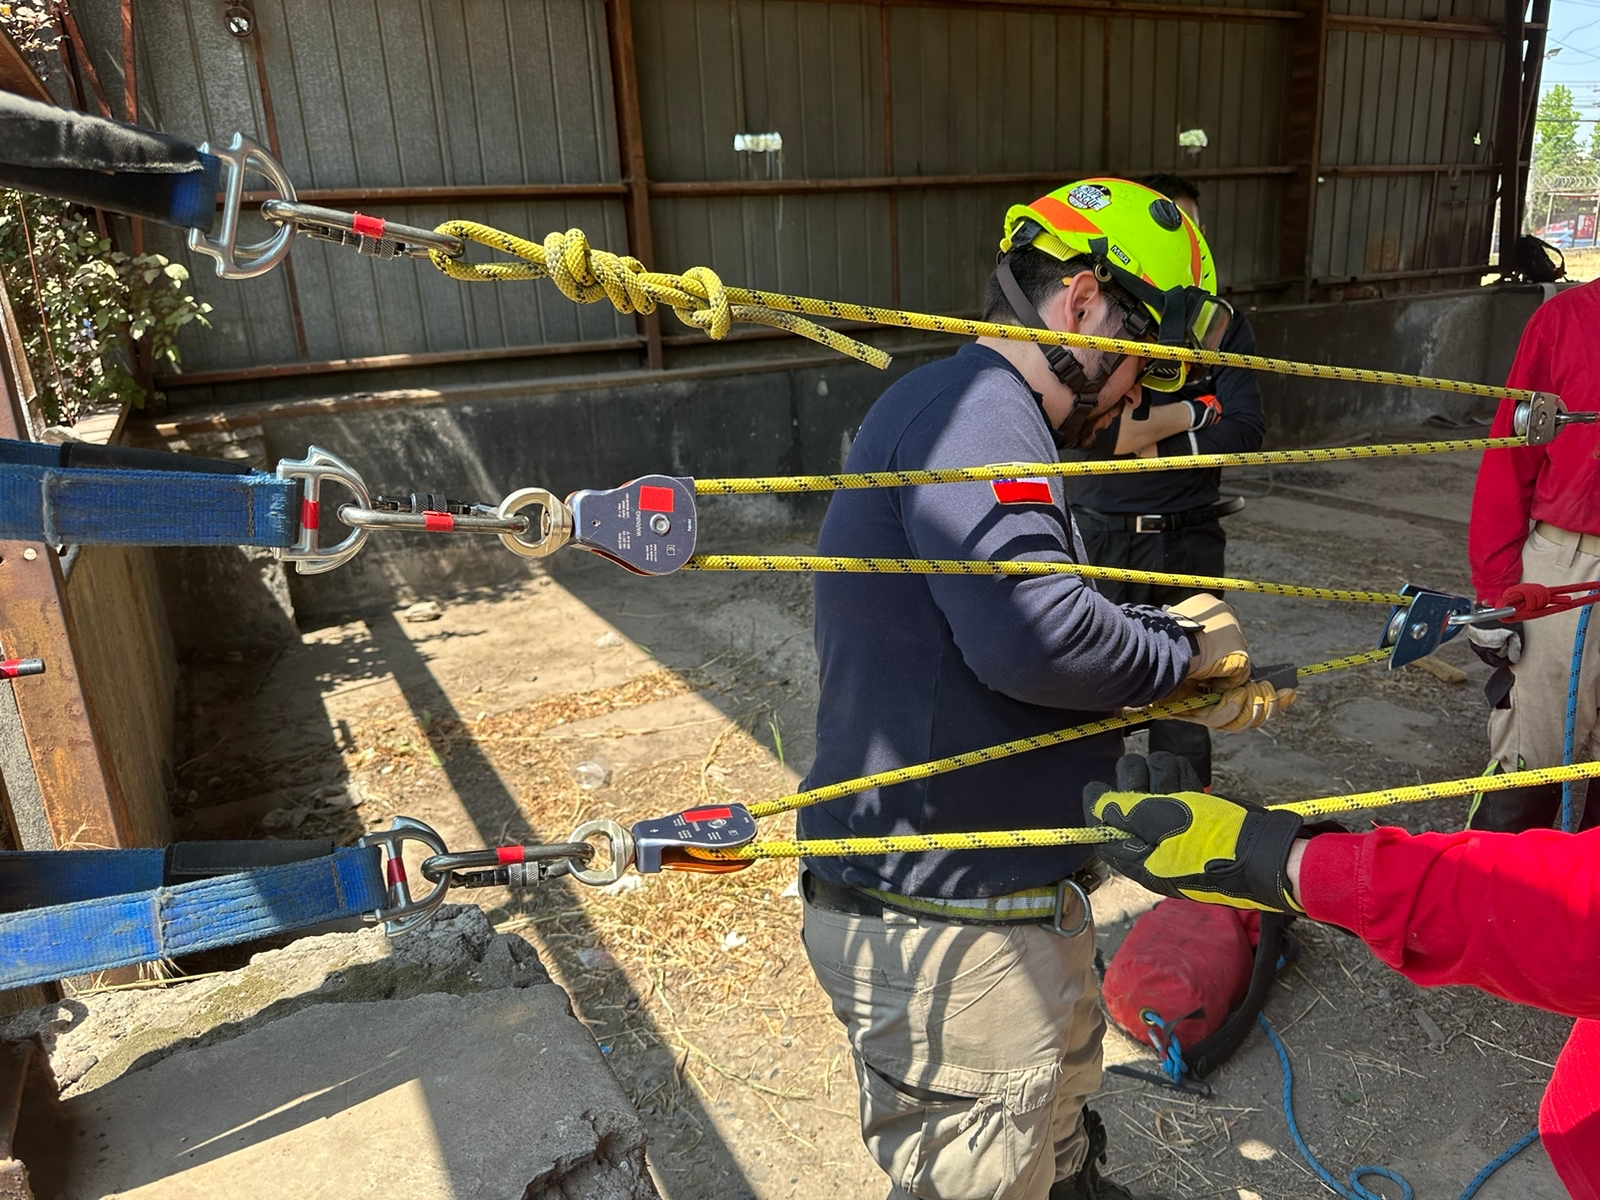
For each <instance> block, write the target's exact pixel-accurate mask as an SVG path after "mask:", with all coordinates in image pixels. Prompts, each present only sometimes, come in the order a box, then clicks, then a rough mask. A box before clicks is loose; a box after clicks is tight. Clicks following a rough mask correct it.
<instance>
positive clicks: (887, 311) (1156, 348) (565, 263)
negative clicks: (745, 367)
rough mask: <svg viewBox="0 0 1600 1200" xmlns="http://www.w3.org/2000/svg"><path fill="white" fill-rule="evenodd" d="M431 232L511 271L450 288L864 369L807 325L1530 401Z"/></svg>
mask: <svg viewBox="0 0 1600 1200" xmlns="http://www.w3.org/2000/svg"><path fill="white" fill-rule="evenodd" d="M436 232H438V233H442V234H447V235H450V236H453V237H459V238H464V239H466V240H468V241H473V242H477V243H478V244H479V245H483V246H488V247H489V248H490V249H493V250H498V251H500V252H501V253H503V254H510V255H513V256H514V257H516V258H517V259H519V260H521V261H519V262H489V263H468V262H463V261H460V260H457V259H452V258H449V257H447V256H446V255H444V254H443V253H441V252H440V251H437V250H435V251H433V252H432V254H431V258H432V259H433V265H434V266H436V267H438V268H439V270H441V271H443V272H444V273H445V274H446V275H448V276H450V278H452V279H459V280H463V281H468V282H496V283H497V282H507V281H511V280H520V279H546V278H548V279H549V280H550V281H551V282H553V283H554V284H555V285H556V287H558V288H559V289H561V293H562V295H564V296H566V297H567V298H568V299H570V300H574V301H576V302H578V303H580V304H594V303H597V302H598V301H600V300H609V301H610V302H611V303H612V305H613V306H614V307H615V308H616V309H617V311H618V312H622V313H635V312H637V313H651V312H654V311H655V310H656V308H657V307H658V306H659V305H663V304H664V305H666V306H667V307H669V308H671V309H672V310H673V311H674V312H676V313H677V314H678V316H679V318H680V319H681V320H682V321H683V322H684V323H685V324H686V325H689V326H691V327H693V328H695V329H699V330H701V331H702V332H704V333H705V334H707V335H708V336H709V337H712V338H723V337H726V336H727V334H728V330H729V329H730V328H731V326H732V324H733V322H734V321H746V322H750V323H754V324H759V325H767V326H770V327H772V328H775V329H784V330H787V331H788V332H790V333H796V334H799V335H800V336H802V337H807V338H810V339H811V340H812V341H814V342H818V343H820V344H821V345H824V346H827V347H828V348H829V349H832V350H837V351H838V352H840V353H841V354H847V355H849V356H850V357H851V358H855V359H859V360H860V361H861V362H864V363H867V364H869V365H871V366H874V367H878V368H880V369H881V368H884V367H887V366H888V365H889V355H888V354H887V353H886V352H885V351H883V350H880V349H878V348H877V347H876V346H869V345H867V344H866V343H865V342H861V341H858V340H856V339H855V338H851V337H847V336H845V335H844V334H842V333H839V332H837V331H835V330H831V329H827V328H825V327H823V326H821V325H818V324H817V323H816V322H815V321H812V320H807V319H806V318H809V317H819V318H825V319H833V320H839V321H857V322H862V323H865V324H870V325H882V326H886V327H889V328H895V329H920V330H924V331H926V332H930V333H948V334H955V335H957V336H960V337H993V338H1005V339H1007V340H1010V341H1022V342H1036V343H1038V344H1040V345H1046V346H1074V347H1078V348H1082V349H1090V350H1099V351H1102V352H1105V353H1110V354H1127V355H1135V356H1137V357H1140V358H1145V359H1159V360H1164V361H1170V362H1183V363H1200V364H1205V365H1208V366H1218V367H1242V368H1245V369H1247V370H1255V371H1269V372H1272V373H1274V374H1278V375H1298V376H1300V377H1302V378H1306V379H1336V380H1341V381H1343V382H1347V383H1376V384H1385V385H1388V386H1390V387H1410V388H1420V389H1422V390H1425V391H1434V392H1452V393H1455V394H1456V395H1461V396H1483V397H1487V398H1489V399H1496V400H1498V399H1501V398H1510V399H1513V400H1531V399H1533V395H1534V394H1533V393H1532V392H1530V391H1524V390H1522V389H1518V388H1503V387H1491V386H1490V385H1488V384H1482V383H1468V382H1466V381H1464V380H1459V379H1437V378H1433V377H1430V376H1426V375H1408V374H1405V373H1403V372H1399V371H1374V370H1368V369H1366V368H1363V367H1335V366H1326V365H1323V364H1320V363H1305V362H1294V361H1292V360H1289V359H1282V358H1266V357H1262V356H1260V355H1255V354H1231V353H1228V352H1226V351H1222V350H1191V349H1189V348H1187V347H1183V346H1161V345H1157V344H1155V343H1152V342H1137V341H1129V340H1126V339H1124V338H1108V337H1095V336H1092V335H1090V334H1084V333H1065V332H1061V331H1057V330H1050V329H1026V328H1023V327H1022V326H1020V325H997V324H995V323H994V322H992V321H968V320H962V319H959V318H956V317H941V316H937V315H934V314H932V313H918V312H906V311H904V310H901V309H894V308H878V307H876V306H874V305H870V304H850V303H847V302H845V301H839V300H816V299H813V298H811V297H809V296H792V295H788V294H786V293H783V292H766V291H759V290H757V289H753V288H739V287H728V286H727V285H726V284H724V283H723V282H722V280H721V278H720V277H719V276H718V275H717V274H716V272H714V271H712V270H711V269H710V268H709V267H691V268H690V269H689V270H687V271H685V272H684V273H683V274H681V275H672V274H668V273H665V272H656V271H649V270H647V269H646V268H645V265H644V264H643V263H641V262H640V261H639V260H638V259H636V258H632V257H629V256H627V255H617V254H612V253H609V252H608V251H605V250H595V249H593V248H591V247H590V245H589V239H588V237H587V236H586V235H585V234H584V232H583V231H582V230H581V229H571V230H568V231H567V232H566V233H550V234H548V235H547V236H546V237H545V239H544V244H543V245H540V244H539V243H537V242H531V241H529V240H527V239H526V238H519V237H517V236H515V235H514V234H509V233H506V232H505V231H504V230H500V229H495V228H493V227H492V226H489V225H481V224H479V223H478V222H476V221H446V222H445V223H444V224H442V225H440V226H439V227H438V228H437V230H436Z"/></svg>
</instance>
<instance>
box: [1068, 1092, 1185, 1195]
mask: <svg viewBox="0 0 1600 1200" xmlns="http://www.w3.org/2000/svg"><path fill="white" fill-rule="evenodd" d="M1083 1131H1084V1133H1086V1134H1088V1135H1089V1152H1088V1153H1087V1154H1086V1155H1084V1159H1083V1166H1081V1167H1079V1168H1078V1173H1077V1174H1076V1175H1074V1176H1073V1177H1072V1178H1071V1179H1058V1180H1056V1183H1055V1186H1054V1187H1052V1188H1051V1189H1050V1200H1165V1197H1162V1196H1158V1195H1156V1194H1155V1193H1154V1192H1130V1191H1129V1190H1128V1189H1127V1188H1125V1187H1123V1186H1122V1185H1121V1184H1120V1183H1113V1182H1112V1181H1111V1180H1109V1179H1106V1178H1105V1177H1104V1176H1102V1175H1101V1174H1100V1168H1101V1167H1103V1166H1104V1165H1105V1161H1106V1127H1105V1123H1104V1122H1103V1121H1101V1120H1100V1114H1099V1113H1097V1112H1095V1111H1094V1110H1093V1109H1091V1108H1090V1107H1089V1106H1088V1105H1084V1109H1083Z"/></svg>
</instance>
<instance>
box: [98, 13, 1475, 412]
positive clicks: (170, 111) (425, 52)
mask: <svg viewBox="0 0 1600 1200" xmlns="http://www.w3.org/2000/svg"><path fill="white" fill-rule="evenodd" d="M1238 3H1239V0H1234V4H1235V6H1236V7H1234V8H1232V9H1230V10H1229V12H1230V14H1233V15H1231V16H1226V17H1224V18H1223V19H1211V20H1203V19H1194V20H1190V19H1173V18H1160V19H1158V18H1154V17H1150V18H1145V17H1140V16H1126V15H1118V16H1109V15H1102V14H1098V13H1093V12H1086V11H1068V10H1046V9H1040V10H1036V11H1016V10H1014V9H1013V10H1004V9H1000V8H995V9H992V10H989V9H985V8H983V7H982V6H981V5H980V6H977V7H971V6H969V7H916V6H914V5H913V4H909V3H897V4H895V5H894V6H891V7H883V6H880V5H877V4H865V3H851V2H832V3H819V2H815V0H807V2H801V0H634V3H633V12H634V19H633V31H634V38H635V46H636V55H635V57H636V61H637V70H638V77H639V91H640V119H641V123H642V133H643V143H644V149H645V160H646V167H647V173H648V175H649V178H650V183H651V185H652V186H651V191H650V200H649V206H650V221H651V226H652V229H653V236H654V245H655V265H657V266H659V267H662V268H664V269H668V270H681V269H683V268H686V267H689V266H692V265H696V264H705V265H709V266H711V267H712V268H714V269H715V270H716V271H718V272H719V273H720V274H721V275H722V276H723V277H724V278H725V279H726V280H728V281H730V282H739V283H748V284H751V285H755V286H759V287H766V288H773V289H779V290H785V291H796V292H803V293H807V294H811V295H818V296H831V297H841V298H849V299H855V300H864V301H869V302H872V303H880V304H886V303H892V302H895V301H896V300H898V302H899V303H900V304H901V305H903V306H905V307H912V308H918V309H924V310H932V311H946V312H970V311H972V310H973V309H974V308H975V307H976V305H977V303H978V300H979V296H980V293H981V289H982V286H983V281H984V279H985V277H986V275H987V272H988V270H989V267H990V265H991V264H992V261H993V254H994V249H995V243H996V241H997V240H998V235H999V227H1000V222H1001V219H1002V217H1003V214H1004V212H1005V209H1006V208H1007V206H1008V205H1010V204H1012V203H1015V202H1016V201H1018V200H1019V199H1028V198H1031V197H1032V196H1034V195H1037V194H1039V193H1040V192H1042V191H1043V190H1045V189H1046V188H1047V187H1048V186H1050V181H1052V180H1054V181H1057V182H1062V181H1065V180H1067V179H1069V178H1071V177H1073V176H1077V175H1081V174H1089V173H1096V172H1102V171H1107V172H1116V173H1120V174H1137V173H1143V172H1145V171H1150V170H1172V171H1176V172H1178V173H1188V174H1193V175H1195V176H1197V177H1198V178H1199V179H1200V180H1201V182H1202V186H1203V189H1204V193H1205V195H1204V200H1203V204H1204V209H1205V219H1206V224H1207V226H1208V234H1209V237H1210V240H1211V242H1212V246H1213V249H1214V250H1215V252H1216V255H1217V260H1218V265H1219V275H1220V278H1221V280H1222V283H1223V285H1224V288H1225V289H1228V290H1233V291H1235V292H1242V293H1244V294H1245V295H1246V296H1248V298H1249V299H1250V300H1251V302H1253V303H1255V302H1261V303H1267V302H1272V301H1273V300H1277V299H1284V298H1288V299H1298V298H1300V296H1301V295H1303V294H1304V290H1303V287H1297V288H1295V289H1287V290H1286V285H1287V284H1288V283H1289V282H1290V277H1292V276H1298V275H1299V274H1300V272H1299V271H1298V270H1294V269H1288V268H1286V267H1285V265H1284V264H1283V263H1282V262H1281V261H1280V260H1281V258H1282V243H1281V239H1280V224H1281V220H1280V217H1281V213H1282V211H1283V203H1284V188H1285V182H1286V180H1287V179H1288V178H1289V177H1290V175H1291V173H1292V172H1293V171H1294V170H1295V169H1296V168H1295V167H1294V166H1293V164H1290V163H1289V162H1287V161H1286V155H1287V151H1286V144H1285V143H1286V110H1287V108H1288V105H1289V103H1290V100H1289V91H1290V59H1291V49H1292V39H1293V38H1294V36H1295V30H1296V28H1297V27H1299V26H1300V24H1301V22H1300V21H1299V20H1296V19H1294V18H1292V17H1290V16H1289V14H1288V12H1287V11H1286V10H1284V8H1283V7H1282V0H1280V4H1279V5H1278V6H1276V7H1275V6H1273V5H1272V4H1269V3H1264V2H1263V0H1244V3H1245V4H1247V5H1248V6H1249V7H1251V8H1254V9H1257V10H1258V11H1260V12H1261V14H1262V15H1261V16H1260V17H1259V18H1257V17H1254V16H1252V17H1251V18H1249V19H1240V18H1239V15H1238V14H1239V9H1238V7H1237V5H1238ZM1452 3H1453V5H1454V6H1453V7H1451V5H1452ZM75 4H76V7H77V9H78V10H79V12H80V16H81V19H82V20H83V23H84V24H85V26H86V27H87V29H88V31H89V33H90V40H91V42H92V43H93V44H94V46H95V47H96V57H97V61H98V62H99V64H100V71H101V75H102V77H103V78H105V79H107V80H110V81H115V80H118V79H120V65H119V64H120V50H121V33H120V25H119V23H118V12H117V9H118V5H117V0H75ZM1363 6H1364V7H1363ZM224 7H225V6H224V5H222V4H221V3H219V2H218V0H165V2H164V3H161V4H141V5H137V6H136V7H135V13H136V17H137V29H136V33H137V39H138V46H139V58H138V64H139V70H140V80H139V83H140V94H141V106H142V109H143V112H142V117H143V119H144V120H145V121H146V123H150V124H154V125H156V126H158V127H160V128H163V129H167V130H170V131H172V132H174V133H177V134H181V135H184V136H187V137H191V138H201V137H205V138H212V139H226V138H227V137H228V136H229V135H231V134H232V132H233V131H234V130H235V129H239V130H243V131H245V132H246V133H247V134H249V135H250V136H252V137H254V138H256V139H257V140H258V141H261V142H262V143H263V144H266V143H267V142H268V141H269V136H270V133H271V131H270V130H269V128H268V122H267V119H266V114H265V110H264V106H263V100H262V89H261V87H260V84H259V82H258V67H257V63H256V59H255V55H256V52H257V42H259V52H260V54H261V56H262V62H263V64H264V69H265V75H266V80H267V84H268V90H269V91H270V95H271V109H272V112H273V114H274V115H275V118H276V120H275V125H276V135H277V139H278V144H279V146H280V149H281V152H282V156H283V159H284V162H285V164H286V166H287V168H288V170H289V173H290V175H291V176H292V177H293V178H294V179H295V180H296V181H297V183H298V184H299V185H300V186H301V187H302V188H307V189H310V188H352V189H360V188H374V187H391V188H392V187H405V188H411V189H417V188H450V187H461V186H472V185H522V184H548V183H562V184H594V183H612V184H616V183H617V181H619V180H620V178H621V173H620V168H619V148H618V135H617V132H616V129H617V123H616V114H615V112H614V111H613V100H612V97H613V88H612V82H613V81H612V72H611V64H610V62H609V52H608V41H607V28H606V9H605V4H604V0H387V2H384V3H379V2H378V0H259V2H258V3H257V4H256V5H255V11H256V18H257V22H258V26H259V30H258V33H257V35H256V39H254V40H240V39H236V38H233V37H231V36H229V34H228V33H227V31H226V28H225V24H224V20H223V16H222V13H223V9H224ZM1194 7H1195V8H1196V10H1197V14H1198V12H1200V11H1201V10H1203V9H1204V8H1205V7H1209V5H1195V6H1194ZM1328 11H1329V12H1330V13H1332V14H1334V15H1335V16H1338V15H1344V16H1366V17H1384V18H1401V19H1405V20H1411V21H1421V20H1432V19H1437V18H1441V17H1443V18H1446V19H1449V20H1457V21H1459V20H1463V19H1469V20H1470V19H1477V20H1487V19H1490V18H1494V17H1498V16H1499V15H1500V0H1442V4H1441V0H1329V8H1328ZM885 35H887V42H888V45H887V50H886V48H885V44H884V40H885ZM1501 54H1502V50H1501V44H1500V42H1498V41H1496V40H1494V39H1493V38H1492V37H1470V36H1469V37H1454V38H1452V37H1443V36H1429V35H1423V34H1421V33H1418V32H1404V33H1392V32H1372V31H1361V30H1357V29H1354V28H1350V27H1349V22H1346V23H1345V27H1340V25H1339V22H1338V21H1337V20H1330V25H1329V28H1328V31H1327V33H1326V55H1327V56H1326V69H1325V73H1324V76H1323V101H1322V103H1323V120H1322V126H1321V130H1320V139H1319V142H1320V147H1321V150H1320V159H1319V161H1320V162H1321V163H1322V164H1323V165H1324V169H1323V171H1322V173H1321V175H1320V177H1319V181H1318V183H1317V187H1316V190H1317V196H1316V212H1315V220H1314V223H1313V226H1312V228H1311V230H1310V236H1311V251H1310V261H1311V268H1312V269H1311V274H1312V276H1313V277H1314V279H1315V281H1316V282H1317V283H1321V284H1341V283H1344V282H1348V281H1349V280H1351V279H1352V278H1357V279H1366V278H1369V277H1371V276H1375V275H1376V276H1380V277H1382V276H1389V277H1393V276H1395V275H1401V276H1405V275H1406V274H1407V273H1413V272H1425V271H1429V270H1435V269H1438V268H1441V267H1451V266H1458V265H1462V264H1473V263H1479V262H1482V261H1483V260H1484V259H1485V258H1486V257H1487V253H1488V247H1489V236H1490V224H1491V221H1492V218H1493V212H1494V206H1495V197H1496V193H1497V188H1498V177H1497V175H1496V174H1495V173H1494V170H1492V169H1490V167H1491V164H1493V163H1495V161H1496V153H1497V152H1496V150H1495V146H1494V132H1495V119H1496V106H1497V98H1498V94H1499V87H1498V81H1499V78H1500V62H1501ZM886 75H887V81H886V78H885V76H886ZM886 82H887V84H888V86H887V87H886V86H885V83H886ZM886 108H887V110H888V111H889V113H890V114H891V115H890V118H889V120H888V121H887V122H886V120H885V112H886ZM1190 128H1200V129H1204V130H1205V131H1206V135H1207V138H1208V141H1209V145H1208V147H1207V148H1206V149H1205V150H1204V151H1203V152H1200V153H1198V154H1191V152H1188V151H1184V150H1181V149H1180V148H1179V146H1178V144H1177V133H1178V131H1180V130H1183V129H1190ZM767 131H776V132H779V133H781V134H782V135H783V140H784V149H783V152H782V154H781V156H780V155H762V154H755V155H749V154H740V153H736V152H735V151H734V149H733V137H734V134H736V133H741V132H752V133H759V132H767ZM1433 164H1448V165H1450V166H1453V167H1460V165H1461V164H1467V167H1466V169H1462V170H1453V171H1451V170H1433V169H1432V165H1433ZM1474 165H1480V166H1481V168H1482V169H1476V170H1475V169H1473V167H1474ZM906 176H939V177H944V178H943V179H942V180H941V181H940V183H939V185H938V186H921V185H918V186H916V187H906V186H903V184H904V177H906ZM951 176H961V177H968V178H966V179H964V180H952V179H950V178H948V177H951ZM995 176H1002V177H1004V178H1003V179H995V178H989V179H984V178H974V177H995ZM885 177H899V179H900V180H901V182H902V186H899V187H890V186H887V185H886V184H885V182H884V179H885ZM768 178H774V179H775V178H784V179H788V180H831V181H840V180H862V179H872V180H877V181H878V183H876V184H874V186H873V187H871V188H860V187H857V188H830V189H827V190H817V191H811V192H807V193H804V194H782V195H777V194H770V193H768V194H759V195H748V194H747V195H729V194H710V195H707V194H696V193H694V192H693V191H692V189H689V188H688V185H693V184H696V183H704V182H707V181H741V180H744V181H749V180H765V179H768ZM722 191H723V193H726V191H727V189H726V188H723V189H722ZM372 207H374V208H375V210H376V211H377V212H379V213H380V214H381V215H384V216H388V217H390V218H393V219H398V220H402V221H406V222H409V223H412V224H418V225H430V226H431V225H433V224H436V223H437V222H438V221H440V220H442V219H444V218H445V217H447V216H464V217H469V218H475V219H479V220H483V221H486V222H488V223H490V224H494V225H497V226H500V227H502V228H505V229H508V230H511V231H513V232H517V233H523V234H528V235H531V236H534V237H542V236H543V234H544V233H546V232H548V231H550V230H552V229H566V228H571V227H574V226H577V227H581V228H583V229H585V230H586V231H587V232H588V233H589V234H590V236H591V240H592V241H593V242H594V243H595V244H597V245H602V246H606V247H608V248H613V249H617V250H622V249H624V248H625V247H626V245H627V231H626V223H625V220H624V207H623V199H622V197H621V196H620V195H616V196H597V197H593V198H563V199H557V200H540V201H526V200H522V201H516V202H498V203H485V202H475V203H474V202H468V201H464V200H462V199H461V198H459V197H457V198H454V199H450V200H448V201H446V200H438V201H437V202H433V203H421V202H417V203H411V204H407V205H404V206H391V207H384V206H382V205H378V206H372ZM891 230H897V233H898V236H897V238H896V237H894V236H891ZM156 241H157V244H158V245H159V246H160V247H162V248H163V249H165V250H167V251H168V252H169V253H172V254H173V255H174V257H179V258H183V257H184V253H183V252H182V250H181V249H180V248H178V246H177V244H176V242H175V240H174V239H172V238H171V237H169V236H167V235H165V234H160V235H156ZM293 264H294V275H293V277H292V279H291V277H290V276H289V275H288V274H286V273H285V272H276V273H274V274H273V275H271V276H268V277H267V278H265V279H262V280H254V281H248V282H245V283H241V284H227V283H223V282H222V281H219V280H216V279H215V278H214V277H212V276H210V274H209V264H208V263H205V262H202V263H201V264H199V265H198V266H197V267H196V278H197V287H198V289H199V290H200V292H201V294H202V295H203V296H204V297H205V298H206V299H208V300H209V301H210V302H211V303H212V304H214V305H215V306H216V307H217V320H216V322H215V328H214V329H213V330H211V331H209V332H205V333H203V334H196V335H195V336H192V337H190V338H188V340H187V346H188V349H187V352H186V358H185V369H186V370H187V371H190V372H196V371H206V370H210V369H230V368H251V367H258V366H267V365H271V364H278V363H292V362H295V361H296V360H309V361H311V362H320V361H323V360H334V359H348V358H357V357H366V356H373V355H385V354H404V353H427V352H459V351H493V350H495V349H496V348H513V347H528V346H545V345H564V344H568V343H579V342H590V343H593V342H597V341H598V342H606V341H612V342H615V341H618V340H625V339H632V338H634V337H635V336H636V334H635V326H634V323H633V321H632V319H631V318H622V317H619V316H617V315H616V314H614V313H613V312H611V310H610V309H609V308H607V307H604V306H593V307H579V306H575V305H572V304H570V303H569V302H567V301H566V300H565V299H563V298H561V297H560V296H559V295H558V294H557V293H556V292H555V291H554V290H553V289H552V288H550V287H549V286H548V285H510V286H504V287H489V286H484V285H462V284H457V283H454V282H451V281H449V280H447V279H445V278H444V277H442V276H440V275H439V274H438V273H436V272H435V271H433V270H432V268H431V267H429V266H427V265H426V264H421V265H419V264H416V263H411V262H405V263H392V262H373V261H371V260H368V259H362V258H358V257H357V256H356V255H355V254H353V253H352V252H351V251H349V250H347V249H343V248H328V247H324V246H322V245H320V244H317V243H311V242H307V241H306V240H304V239H302V240H301V241H300V243H299V244H298V245H297V247H296V249H295V251H294V254H293ZM897 266H898V271H897V270H896V267H897ZM1433 282H1435V281H1434V280H1432V279H1431V278H1420V279H1419V278H1407V279H1404V280H1403V281H1401V282H1400V283H1399V284H1398V285H1397V286H1430V285H1431V284H1432V283H1433ZM1448 282H1456V281H1455V280H1450V281H1448ZM1391 283H1392V278H1391ZM291 287H292V288H293V289H294V293H295V295H297V297H298V303H299V310H300V312H299V320H298V329H297V322H296V317H295V312H294V306H293V305H292V304H291V293H290V289H291ZM1324 294H1326V293H1324ZM668 331H669V333H672V332H678V330H677V329H676V327H675V325H674V323H672V322H670V321H669V323H668ZM312 386H315V387H319V388H322V389H323V390H325V389H326V386H327V385H326V384H325V383H320V384H315V385H308V387H312Z"/></svg>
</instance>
